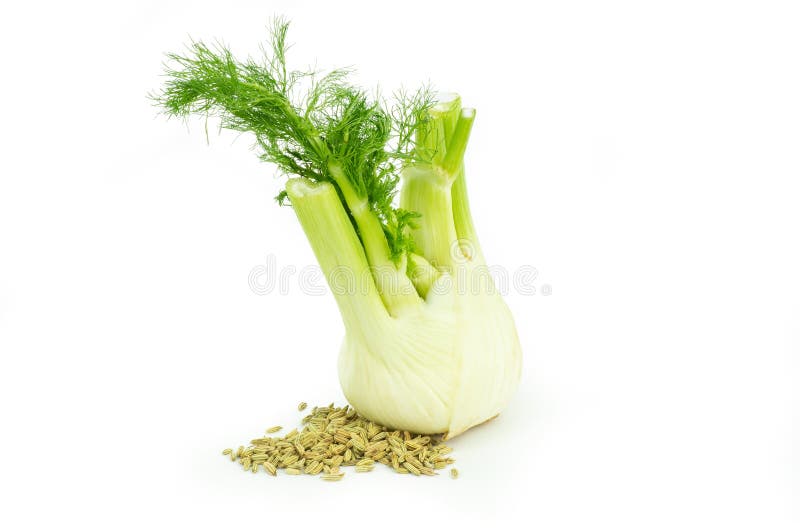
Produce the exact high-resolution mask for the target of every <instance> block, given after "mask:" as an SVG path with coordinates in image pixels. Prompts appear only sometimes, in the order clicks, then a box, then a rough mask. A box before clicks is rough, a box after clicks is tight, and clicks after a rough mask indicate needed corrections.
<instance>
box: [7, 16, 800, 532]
mask: <svg viewBox="0 0 800 532" xmlns="http://www.w3.org/2000/svg"><path fill="white" fill-rule="evenodd" d="M796 6H797V4H796V2H773V1H758V2H756V1H753V2H731V1H724V2H723V1H718V2H713V1H696V0H695V1H674V0H673V1H669V2H633V1H631V2H620V1H613V2H588V1H587V2H575V1H561V2H530V3H504V2H496V1H495V2H489V3H482V4H480V5H478V4H476V5H475V6H471V5H469V3H466V2H464V3H447V5H445V3H443V2H431V1H427V2H411V1H404V2H400V3H398V2H391V3H380V2H363V3H355V2H345V1H337V2H319V3H313V4H312V3H309V2H292V3H289V2H270V1H265V0H261V1H259V2H204V1H192V2H180V3H177V2H174V3H173V2H169V3H162V2H157V1H142V2H128V3H116V2H103V3H100V2H98V3H94V4H90V3H86V2H49V3H48V2H30V3H25V5H24V7H23V6H22V3H18V4H17V5H14V6H11V7H9V6H6V7H4V9H3V16H2V21H0V44H1V45H2V46H1V47H0V49H2V52H0V53H2V59H3V61H2V71H3V75H2V77H3V81H2V83H0V91H1V93H2V103H3V112H2V128H0V136H2V139H1V140H2V144H0V145H1V146H2V154H3V155H2V158H0V165H2V166H0V168H1V169H0V357H1V358H0V404H1V405H2V406H0V408H1V409H2V410H1V412H2V419H1V421H2V426H0V432H2V434H3V436H2V437H0V456H1V457H2V458H0V460H1V461H2V469H0V489H2V491H3V493H2V499H1V500H2V507H3V510H2V513H0V528H3V529H4V530H15V531H16V530H46V529H50V530H261V529H267V528H274V527H277V526H281V527H289V526H297V527H299V529H300V530H303V529H306V528H307V529H312V527H313V529H314V530H321V529H326V530H340V529H341V530H345V529H346V530H354V529H360V528H362V527H363V528H365V529H366V528H369V529H371V530H375V529H378V528H383V529H389V530H393V529H401V528H402V529H403V530H410V529H414V528H418V527H428V526H431V527H434V528H433V529H442V527H448V528H449V527H453V528H457V527H461V528H463V529H471V528H475V529H487V527H491V529H494V527H495V526H501V525H505V526H506V527H507V528H506V529H508V530H521V529H529V530H539V531H572V530H580V531H589V530H614V531H628V530H630V531H634V530H635V531H642V530H647V531H653V530H656V531H658V530H702V531H708V530H726V531H729V530H759V531H785V530H790V529H792V528H793V526H796V525H797V507H798V500H797V495H798V487H799V485H798V473H799V472H800V471H799V470H798V460H797V447H798V444H800V441H799V440H798V436H797V434H796V432H793V430H794V429H793V419H792V418H793V417H795V416H796V415H797V397H796V395H795V393H796V386H797V380H798V374H797V355H798V352H799V351H800V336H799V334H798V322H799V321H800V303H798V301H800V299H799V297H800V282H799V281H798V272H800V251H799V249H800V246H798V244H799V243H798V229H799V228H800V210H798V199H799V198H800V187H799V186H798V178H800V151H798V143H799V142H800V70H798V65H799V64H800V31H798V28H799V27H800V14H799V13H798V10H797V8H796ZM276 13H283V14H285V15H287V16H288V17H289V18H291V19H292V20H293V22H294V25H293V27H292V30H291V33H290V38H291V40H292V41H293V42H295V43H296V46H295V47H294V48H293V49H292V58H293V59H294V61H295V64H296V65H297V66H298V67H304V66H306V65H307V64H309V63H312V62H314V61H315V60H316V61H317V64H318V65H319V66H321V67H329V66H340V65H357V66H358V67H359V76H358V80H359V82H361V83H364V84H366V85H368V86H374V85H376V84H378V83H380V84H381V86H382V87H384V88H386V89H391V88H393V87H396V86H397V85H399V84H401V83H404V84H406V85H408V86H414V85H416V84H418V83H420V82H424V81H427V80H430V81H431V82H433V83H434V84H435V85H436V86H437V87H439V88H441V89H445V90H456V91H458V92H460V93H461V94H462V96H463V98H464V102H465V103H466V104H467V105H472V106H474V107H476V108H477V110H478V119H477V121H476V124H475V129H474V134H473V137H472V140H471V145H470V150H469V152H468V155H467V164H468V182H469V189H470V196H471V199H472V205H473V209H474V210H473V213H474V218H475V220H476V223H477V224H478V229H479V233H480V236H481V239H482V242H483V245H484V251H485V254H486V256H487V258H488V260H489V261H490V262H491V263H492V264H498V265H503V266H504V267H506V268H508V269H509V270H510V271H513V270H514V269H517V268H519V267H521V266H524V265H531V266H534V267H536V268H537V270H538V272H539V277H538V278H537V280H536V285H537V286H538V287H539V288H541V286H542V285H543V284H549V285H550V286H551V287H552V290H553V292H552V295H550V296H546V297H545V296H543V295H542V294H541V293H538V294H537V295H534V296H524V295H520V294H514V293H512V294H509V296H508V297H507V301H508V303H509V305H510V306H511V308H512V310H513V312H514V314H515V316H516V320H517V324H518V328H519V334H520V337H521V340H522V343H523V349H524V355H525V359H524V375H523V379H522V383H521V386H520V390H519V392H518V394H517V395H516V397H515V398H514V400H513V402H512V404H511V405H510V406H509V407H508V409H507V410H506V411H505V412H504V413H503V414H502V415H501V416H500V417H499V418H498V419H497V420H495V421H494V422H492V423H490V424H488V425H486V426H483V427H480V428H477V429H475V430H473V431H471V432H469V433H467V434H465V435H463V436H462V437H459V438H458V439H456V440H455V441H454V442H453V446H454V447H455V449H456V451H455V457H456V458H457V459H458V467H459V469H460V471H461V478H459V479H458V480H455V481H454V480H451V479H450V478H449V477H447V476H444V475H442V476H439V477H436V478H414V477H410V476H397V475H393V474H391V473H389V472H384V471H376V472H374V473H372V474H370V475H359V476H356V475H352V474H351V475H348V476H347V477H346V478H345V480H344V481H343V482H342V483H339V484H328V483H324V482H321V481H320V480H319V479H318V478H311V477H301V478H295V477H285V476H283V477H279V478H270V477H267V476H266V475H264V474H259V475H257V476H256V475H251V474H249V473H247V474H245V473H243V472H241V471H240V470H238V469H237V468H236V467H234V466H233V465H232V464H231V463H230V462H229V461H226V460H225V459H223V457H222V456H221V455H220V454H219V453H220V450H221V449H222V448H224V447H227V446H232V445H238V444H239V443H245V442H247V441H248V440H249V439H250V438H251V437H255V436H257V435H258V434H260V433H261V431H262V430H263V429H264V428H265V427H267V426H270V425H272V424H274V423H281V424H284V425H288V424H291V423H294V422H296V421H297V420H299V416H298V414H297V412H296V411H295V410H294V409H295V405H296V404H297V402H299V401H301V400H304V401H307V402H309V403H310V404H315V403H317V404H321V403H327V402H330V401H333V400H335V401H337V402H339V401H341V400H342V396H341V392H340V391H339V387H338V381H337V377H336V370H335V364H336V355H337V352H338V347H339V342H340V339H341V336H342V325H341V322H340V320H339V317H338V313H337V310H336V307H335V304H334V302H333V300H332V298H331V297H330V296H322V297H320V296H316V297H315V296H310V295H305V294H303V293H301V292H300V291H299V290H298V289H297V285H296V284H293V285H291V290H290V291H289V294H288V295H279V294H271V295H265V296H258V295H256V294H254V293H253V292H252V291H251V290H250V288H249V286H248V274H249V272H250V271H251V269H252V268H253V267H255V266H257V265H259V264H265V261H266V257H267V255H268V254H272V255H274V256H275V257H276V260H277V264H278V266H279V267H282V266H289V265H296V266H297V267H298V268H300V267H302V266H305V265H308V264H314V259H313V256H312V254H311V251H310V248H309V246H308V244H307V242H306V241H305V238H304V236H303V234H302V232H301V230H300V228H299V225H298V224H297V222H296V220H295V218H294V214H293V213H292V211H291V210H290V209H288V208H284V209H280V208H278V207H277V206H276V205H275V204H274V203H273V201H272V199H271V198H272V197H273V196H274V195H275V193H276V192H277V191H278V190H279V188H280V181H279V180H277V179H276V178H275V177H274V170H273V168H271V167H270V166H267V165H264V164H262V163H259V162H258V161H257V160H256V158H255V156H254V155H252V154H251V153H250V151H249V145H250V141H249V139H248V138H247V137H246V136H243V137H239V138H237V137H236V136H234V135H230V134H222V135H221V136H220V135H217V134H216V133H215V132H213V131H212V132H211V134H210V144H207V143H206V140H205V135H204V133H203V127H202V123H201V122H191V123H190V124H189V127H188V130H187V127H186V126H185V125H183V124H181V123H180V122H178V121H172V122H167V121H165V120H164V119H163V118H162V117H159V116H156V111H155V110H154V109H153V108H152V107H151V105H150V103H149V102H148V101H147V100H146V99H145V95H146V93H147V92H148V91H150V90H153V89H156V88H157V87H158V86H159V83H160V81H161V80H160V77H159V73H160V68H161V67H160V63H161V61H162V58H163V55H162V54H163V53H164V52H166V51H174V50H179V49H180V47H181V46H182V45H183V43H185V42H186V41H187V39H188V36H189V35H191V36H192V37H195V38H203V39H213V38H214V37H222V38H224V40H225V41H226V42H228V43H229V44H230V45H231V46H232V47H233V48H234V50H236V51H237V52H239V53H242V54H247V53H256V52H257V45H258V43H259V42H260V41H261V40H263V38H264V36H265V32H264V27H265V24H266V22H267V21H268V19H269V17H271V16H272V15H273V14H276ZM294 279H295V280H296V278H294ZM795 421H796V418H795ZM284 529H286V528H284Z"/></svg>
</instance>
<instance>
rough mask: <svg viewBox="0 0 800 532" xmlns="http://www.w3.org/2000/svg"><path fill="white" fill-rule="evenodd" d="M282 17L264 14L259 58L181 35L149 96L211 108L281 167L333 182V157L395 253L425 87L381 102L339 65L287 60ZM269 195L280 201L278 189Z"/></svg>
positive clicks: (402, 239)
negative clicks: (402, 183) (292, 64)
mask: <svg viewBox="0 0 800 532" xmlns="http://www.w3.org/2000/svg"><path fill="white" fill-rule="evenodd" d="M288 27H289V24H288V22H286V21H284V20H283V19H276V20H275V21H274V23H273V25H272V27H271V34H272V36H271V39H270V41H269V46H264V47H262V51H263V57H262V58H261V59H260V60H259V61H256V60H253V59H251V58H248V59H247V60H245V61H240V60H238V59H236V58H235V57H234V56H233V54H232V53H231V51H230V49H229V48H228V47H226V46H225V45H224V44H222V43H217V44H215V45H213V46H209V45H206V44H205V43H203V42H202V41H198V42H192V43H190V45H189V46H188V47H187V50H186V52H185V53H184V54H169V55H168V58H169V63H168V65H167V66H166V72H165V75H166V78H167V79H166V82H165V84H164V87H163V89H162V91H161V93H159V94H156V95H154V96H153V99H154V100H155V101H156V103H157V104H158V105H160V106H161V107H162V108H163V109H164V110H165V112H166V113H167V114H168V115H170V116H176V117H182V118H186V117H188V116H190V115H202V116H206V117H209V116H211V117H216V118H218V119H219V120H220V123H221V127H222V128H225V129H230V130H234V131H241V132H249V133H252V134H253V135H254V136H255V148H256V150H257V152H258V155H259V157H260V158H261V159H262V160H264V161H266V162H271V163H274V164H275V165H276V166H277V167H278V169H279V170H280V171H281V172H282V173H284V174H287V175H289V176H298V177H305V178H307V179H310V180H312V181H315V182H330V183H333V184H334V185H335V186H336V182H335V180H334V178H333V176H332V175H331V172H330V167H331V165H332V164H336V165H338V167H340V168H341V169H342V170H343V171H344V175H345V177H346V178H347V180H348V181H349V182H350V184H351V186H352V188H353V189H354V190H355V192H356V193H357V194H358V196H359V197H361V198H363V199H365V200H366V201H367V202H368V204H369V206H370V208H371V209H372V210H373V211H374V212H375V213H376V215H377V216H378V218H379V219H380V221H381V224H382V226H383V229H384V233H385V234H386V235H387V241H388V242H389V246H390V251H391V255H392V259H393V260H395V261H397V260H398V259H399V257H401V256H402V254H403V253H404V252H405V251H409V250H411V249H413V242H412V241H411V238H410V237H409V236H408V234H407V229H408V227H409V222H410V220H411V219H412V218H413V216H412V215H411V213H407V212H405V211H401V210H398V209H396V208H395V207H394V206H393V200H394V196H395V193H396V191H397V186H398V182H399V178H400V171H401V170H402V168H403V166H404V165H405V164H408V163H409V162H410V161H412V160H413V158H414V155H413V154H414V153H415V152H414V149H413V141H414V133H415V131H416V129H417V128H418V127H419V124H420V123H422V121H424V119H425V118H424V117H425V116H427V110H428V109H429V108H430V107H431V105H432V104H433V96H432V93H431V91H430V90H429V89H428V88H427V87H426V88H423V89H420V90H419V91H417V92H415V93H411V94H409V93H406V92H399V93H397V94H396V95H395V96H396V97H395V104H394V106H393V107H391V108H387V106H386V105H382V103H381V102H380V100H373V99H371V98H369V96H368V95H367V93H366V92H365V91H364V90H362V89H359V88H357V87H354V86H352V85H350V84H349V83H348V81H347V78H348V75H349V73H350V70H348V69H338V70H333V71H331V72H328V73H327V74H324V75H320V74H319V73H318V72H316V71H296V70H289V69H288V68H287V64H286V51H287V49H288V45H287V41H286V34H287V30H288ZM303 83H305V84H306V85H307V86H308V87H307V89H306V90H305V91H301V90H300V88H301V85H303ZM337 188H338V187H337ZM276 199H277V200H278V201H279V202H280V203H281V204H283V203H284V201H285V200H286V193H285V191H282V192H281V193H280V194H278V196H277V198H276Z"/></svg>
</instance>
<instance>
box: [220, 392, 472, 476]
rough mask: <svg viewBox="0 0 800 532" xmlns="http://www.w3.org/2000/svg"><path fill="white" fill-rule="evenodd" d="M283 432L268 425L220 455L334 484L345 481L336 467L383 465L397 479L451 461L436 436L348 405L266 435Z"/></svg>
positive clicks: (318, 411)
mask: <svg viewBox="0 0 800 532" xmlns="http://www.w3.org/2000/svg"><path fill="white" fill-rule="evenodd" d="M307 407H308V405H307V404H306V403H300V405H299V406H298V408H297V409H298V411H303V410H305V409H306V408H307ZM282 428H283V427H281V426H274V427H270V428H269V429H267V430H266V435H265V436H263V437H260V438H255V439H253V440H251V441H250V445H249V446H248V447H246V448H245V447H244V446H239V448H238V449H237V450H235V451H234V450H233V448H228V449H225V450H223V451H222V454H223V455H224V456H229V457H230V459H231V460H232V461H238V462H239V464H240V465H241V466H242V468H243V469H245V470H248V469H249V470H251V471H252V472H253V473H255V472H257V471H258V468H259V466H260V467H262V468H263V469H264V472H265V473H267V474H268V475H271V476H276V475H277V474H278V470H279V469H283V470H284V472H285V473H286V474H287V475H302V474H305V475H320V477H321V478H322V479H323V480H326V481H333V482H338V481H340V480H342V478H344V472H343V471H341V470H340V468H341V467H353V468H354V469H355V471H356V472H357V473H368V472H370V471H372V470H373V469H374V468H375V466H376V465H377V464H383V465H385V466H387V467H389V468H390V469H393V470H394V471H395V472H396V473H399V474H401V475H407V474H409V473H410V474H412V475H414V476H422V475H425V476H433V475H437V474H438V473H437V470H439V469H444V468H445V467H447V466H448V465H450V464H452V463H453V462H455V460H454V459H452V458H449V457H448V456H447V455H448V454H449V453H450V452H451V451H452V449H451V448H450V447H448V446H447V445H445V444H444V443H443V442H442V436H441V435H435V436H431V435H425V434H413V433H411V432H409V431H399V430H392V429H389V428H386V427H382V426H380V425H378V424H376V423H374V422H372V421H369V420H368V419H366V418H364V417H362V416H360V415H359V414H358V413H357V412H356V411H355V410H354V409H353V408H352V407H350V406H344V407H336V406H334V405H333V404H330V405H328V406H323V407H313V408H312V409H311V413H310V414H308V415H306V416H304V417H303V419H302V424H301V428H300V429H299V430H298V429H292V430H290V431H289V432H287V433H286V434H284V435H283V436H278V435H274V436H270V435H271V434H275V433H276V432H278V431H280V430H281V429H282ZM450 475H451V476H452V477H453V478H456V477H457V476H458V472H457V471H456V470H455V469H454V468H453V469H451V470H450Z"/></svg>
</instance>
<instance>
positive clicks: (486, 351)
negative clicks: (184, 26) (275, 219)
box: [155, 20, 521, 437]
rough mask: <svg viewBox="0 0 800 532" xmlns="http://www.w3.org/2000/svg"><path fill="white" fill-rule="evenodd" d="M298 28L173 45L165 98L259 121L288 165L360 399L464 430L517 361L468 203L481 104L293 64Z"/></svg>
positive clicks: (262, 151)
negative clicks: (239, 50)
mask: <svg viewBox="0 0 800 532" xmlns="http://www.w3.org/2000/svg"><path fill="white" fill-rule="evenodd" d="M287 28H288V24H287V23H285V22H283V21H280V20H278V21H276V23H275V26H274V28H273V37H272V41H271V53H269V54H268V55H267V56H266V57H265V58H264V59H263V60H261V61H255V60H252V59H248V60H247V61H245V62H241V61H238V60H236V59H235V58H234V57H233V56H232V54H231V53H230V51H229V50H228V49H226V48H224V47H223V46H221V45H217V46H216V47H209V46H206V45H205V44H203V43H202V42H194V43H192V44H191V46H190V47H189V54H188V55H178V54H172V55H170V56H169V57H170V59H171V60H172V62H173V64H175V65H176V66H175V67H174V68H170V69H168V70H167V73H166V74H167V78H168V79H167V82H166V84H165V87H164V89H163V91H162V92H161V93H160V94H158V95H156V96H155V99H156V101H157V102H158V103H159V104H160V105H162V106H163V107H164V108H165V110H166V111H167V113H168V114H169V115H171V116H182V117H185V116H188V115H190V114H201V115H205V116H209V115H213V116H217V117H219V118H220V119H221V126H222V127H225V128H228V129H232V130H236V131H246V132H250V133H252V134H254V136H255V147H256V149H257V150H258V152H259V155H260V157H261V158H262V159H263V160H265V161H269V162H272V163H275V164H276V165H277V166H278V167H279V169H280V170H281V171H282V172H283V173H285V174H287V175H289V176H293V177H291V178H290V179H288V181H287V183H286V187H285V190H284V191H282V192H281V193H280V194H279V195H278V198H277V199H278V200H279V202H281V203H284V202H285V201H286V200H287V199H288V200H289V202H290V203H291V205H292V207H293V208H294V211H295V213H296V214H297V217H298V219H299V221H300V224H301V225H302V227H303V230H304V231H305V234H306V236H307V237H308V240H309V242H310V244H311V246H312V248H313V250H314V253H315V255H316V257H317V260H318V261H319V263H320V266H321V268H322V270H323V271H324V273H325V276H326V279H327V280H328V283H329V285H330V287H331V289H332V292H333V294H334V296H335V298H336V301H337V303H338V306H339V310H340V313H341V316H342V320H343V322H344V326H345V338H344V342H343V344H342V346H341V350H340V354H339V380H340V383H341V385H342V389H343V391H344V393H345V396H346V397H347V400H348V401H349V402H350V404H352V405H353V407H354V408H355V409H356V410H357V411H358V412H359V413H360V414H362V415H363V416H365V417H367V418H368V419H371V420H373V421H375V422H377V423H380V424H382V425H385V426H387V427H392V428H395V429H402V430H408V431H413V432H417V433H425V434H437V433H445V435H446V437H452V436H455V435H457V434H460V433H462V432H464V431H465V430H467V429H468V428H470V427H472V426H474V425H477V424H479V423H482V422H484V421H486V420H488V419H491V418H492V417H494V416H496V415H497V414H498V413H499V412H500V411H501V410H502V409H503V408H504V407H505V406H506V404H507V403H508V401H509V400H510V398H511V395H512V394H513V392H514V391H515V389H516V387H517V385H518V381H519V376H520V368H521V350H520V345H519V341H518V339H517V333H516V329H515V326H514V321H513V318H512V316H511V313H510V312H509V310H508V308H507V307H506V305H505V303H504V302H503V300H502V298H501V297H500V295H499V294H498V293H497V291H496V290H495V288H494V284H493V282H492V280H491V278H490V276H489V275H488V269H487V268H486V263H485V260H484V258H483V254H482V252H481V249H480V246H479V244H478V241H477V237H476V234H475V229H474V226H473V222H472V217H471V214H470V209H469V204H468V201H467V192H466V183H465V178H464V164H463V158H464V152H465V150H466V146H467V141H468V139H469V134H470V131H471V128H472V124H473V121H474V119H475V112H474V110H473V109H468V108H462V106H461V101H460V98H458V97H457V96H454V95H450V96H448V97H439V98H436V97H434V95H433V94H432V93H431V92H430V91H428V90H426V89H422V90H419V91H417V92H416V93H414V94H410V95H409V94H405V93H400V94H399V95H397V97H396V102H395V104H394V106H393V107H391V108H387V107H386V106H385V105H384V104H383V103H382V102H381V101H378V102H376V101H373V100H371V99H370V98H369V96H368V95H367V93H366V92H365V91H363V90H361V89H358V88H355V87H352V86H351V85H349V84H348V83H347V82H346V77H347V72H346V71H342V70H335V71H332V72H330V73H328V74H327V75H324V76H319V75H311V73H308V72H298V71H289V70H287V68H286V63H285V53H286V30H287ZM303 82H306V85H305V86H304V85H303ZM401 180H402V186H401V187H399V185H400V181H401ZM398 187H399V188H400V206H399V207H396V206H395V205H394V204H393V199H394V197H395V194H396V191H397V190H398Z"/></svg>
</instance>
